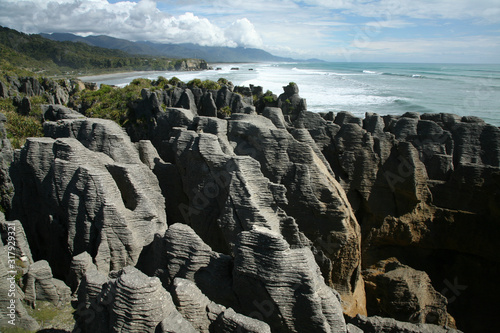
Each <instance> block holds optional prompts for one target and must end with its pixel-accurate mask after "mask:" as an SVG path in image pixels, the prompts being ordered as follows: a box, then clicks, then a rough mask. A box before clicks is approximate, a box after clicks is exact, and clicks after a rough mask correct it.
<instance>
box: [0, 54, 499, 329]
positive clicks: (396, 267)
mask: <svg viewBox="0 0 500 333" xmlns="http://www.w3.org/2000/svg"><path fill="white" fill-rule="evenodd" d="M186 66H187V63H186ZM7 82H8V84H7V85H8V87H7V86H6V87H5V88H6V89H3V87H1V88H2V90H4V91H5V90H7V93H8V94H9V96H13V95H15V94H19V93H20V94H23V95H21V96H20V97H18V98H17V100H18V106H20V107H21V108H23V110H24V111H23V112H28V113H29V112H31V111H30V110H31V107H30V105H28V104H27V103H24V104H23V97H24V96H25V95H26V96H33V95H40V94H48V98H49V100H52V101H53V104H54V103H66V102H67V101H68V100H70V99H71V96H70V95H71V94H72V92H73V91H76V90H78V89H82V88H83V87H82V85H81V84H78V83H74V82H73V83H72V82H64V83H63V82H61V83H57V84H56V83H54V82H53V81H50V80H45V81H39V80H30V79H26V78H21V79H19V78H9V79H8V80H7ZM219 83H220V84H222V85H223V87H222V89H219V90H211V89H206V88H201V87H197V86H196V85H195V84H189V86H188V85H186V84H183V83H176V84H175V85H168V86H166V87H165V89H156V88H155V89H151V90H149V89H144V90H143V91H142V93H141V95H142V96H141V100H138V101H135V102H132V103H130V105H129V107H130V108H131V112H133V113H135V117H136V119H141V121H140V122H137V123H133V122H132V124H130V123H129V125H128V128H127V133H128V135H127V133H125V131H124V130H122V129H121V128H119V127H118V126H117V125H116V124H114V123H112V122H110V121H106V120H98V119H86V118H82V117H81V116H80V115H79V114H78V113H76V112H74V111H73V110H71V109H67V108H65V107H63V106H62V105H58V106H56V105H51V106H48V107H47V109H46V112H45V120H46V122H45V124H44V131H45V134H46V135H47V138H36V139H35V138H33V139H28V141H27V143H26V145H25V147H23V149H22V150H20V151H17V152H16V153H15V159H14V163H13V164H12V166H11V167H10V177H11V178H12V180H13V184H14V186H15V196H14V198H13V199H12V206H11V203H10V202H11V198H12V195H10V194H9V191H8V187H9V179H8V177H7V176H9V175H8V172H7V171H5V172H4V173H5V175H6V176H5V177H4V176H3V174H2V173H1V170H8V168H9V165H10V161H12V150H11V148H10V146H8V144H7V143H6V144H5V145H3V146H2V147H1V148H2V149H1V154H0V157H2V158H3V160H2V161H3V162H2V164H1V168H0V169H1V170H0V192H1V193H0V194H1V195H2V206H3V207H4V208H6V210H7V213H8V218H9V219H10V220H11V219H18V220H20V221H21V223H22V225H23V226H24V229H25V232H26V237H25V238H26V239H27V240H28V242H29V244H30V246H29V247H28V246H27V244H26V242H25V243H23V242H20V243H19V246H18V248H16V255H18V256H22V257H26V258H27V259H26V260H27V262H28V263H32V262H33V260H32V259H30V258H29V255H28V254H29V253H30V251H31V253H32V255H33V259H35V260H37V261H38V262H37V263H35V264H34V265H32V266H34V267H30V271H31V273H28V275H27V276H26V277H25V278H26V279H25V280H26V281H28V282H29V284H28V285H27V288H28V289H27V291H28V292H27V300H32V301H34V296H33V295H36V293H37V291H38V289H39V290H40V293H41V294H43V293H45V295H49V296H46V297H47V298H48V299H51V300H52V299H53V301H54V302H55V299H56V298H57V299H58V300H59V299H60V298H61V297H60V295H59V294H58V293H57V289H58V288H59V289H60V288H63V286H62V282H60V281H59V280H56V279H54V278H53V277H52V273H50V269H52V271H53V272H54V276H56V277H57V278H61V279H64V280H65V281H67V282H68V284H69V285H70V286H71V289H72V290H73V291H74V292H76V293H77V294H78V296H79V305H78V309H77V312H78V314H77V319H78V321H77V328H80V329H81V330H83V331H85V332H95V331H96V332H107V331H114V330H127V331H137V332H139V331H158V332H195V331H201V332H230V331H242V332H270V331H273V332H303V331H314V332H337V331H341V332H344V331H348V332H356V331H359V329H362V330H364V331H377V332H379V331H390V332H392V331H394V332H396V331H408V332H426V331H443V332H446V331H448V330H449V329H447V328H442V329H441V328H440V327H438V326H432V325H429V324H428V323H436V324H439V325H441V326H443V325H448V326H453V318H452V317H451V316H450V314H451V315H453V317H455V318H456V319H457V326H458V327H459V328H463V329H464V330H466V331H469V330H472V331H473V330H481V331H488V330H490V331H491V328H492V327H493V326H494V325H493V323H492V321H491V318H494V316H495V313H494V307H491V306H490V304H493V302H494V300H495V299H496V298H498V297H500V294H499V292H498V288H496V287H495V285H494V284H495V282H494V281H496V276H498V274H500V268H498V267H499V266H498V265H497V263H498V261H499V256H498V253H499V252H498V246H497V245H496V244H497V242H496V240H497V239H498V237H500V227H499V226H498V223H496V222H497V221H498V220H499V219H500V210H499V209H498V202H500V196H499V195H500V130H499V129H498V128H497V127H494V126H491V125H488V124H486V123H485V122H484V121H482V120H480V119H478V118H476V117H462V118H461V117H457V116H454V115H450V114H424V115H420V114H418V113H415V112H408V113H405V114H404V115H402V116H394V115H391V116H384V117H381V116H379V115H377V114H371V113H368V114H366V116H365V118H364V119H362V118H360V117H357V116H356V115H353V114H351V113H349V112H339V113H337V114H334V113H333V112H330V113H325V114H316V113H312V112H308V111H307V109H306V108H307V106H306V102H305V100H304V99H302V98H300V96H299V94H298V87H297V86H296V85H295V84H293V83H291V84H289V85H288V86H286V87H284V90H285V91H284V93H283V94H282V95H280V97H279V98H278V97H276V96H273V95H272V93H269V92H266V93H265V94H264V93H263V89H262V88H261V87H253V86H250V87H249V88H248V87H234V86H233V85H232V84H231V83H224V81H220V82H219ZM26 101H27V102H29V99H28V98H25V102H26ZM23 105H24V107H23ZM257 113H259V114H257ZM0 132H1V129H0ZM2 133H3V132H2ZM129 135H130V137H131V138H132V140H131V139H130V138H129ZM3 137H4V141H5V142H7V141H6V136H5V135H4V136H3ZM132 141H134V142H136V143H132ZM2 186H4V187H2ZM2 188H4V189H5V190H3V189H2ZM9 195H10V196H9ZM11 207H12V209H10V208H11ZM167 217H168V222H169V224H170V227H169V228H168V230H167V224H166V222H167ZM0 222H1V221H0ZM181 223H182V224H181ZM0 224H2V223H0ZM16 225H19V226H20V224H16ZM2 227H4V224H2ZM18 236H19V237H20V238H21V239H23V235H22V234H19V235H18ZM16 237H17V236H16ZM30 247H31V249H30ZM392 257H395V258H397V260H398V261H393V260H388V259H389V258H392ZM41 260H47V261H48V262H49V263H50V267H49V266H48V265H47V264H46V262H45V261H41ZM39 266H40V267H39ZM130 266H136V268H132V267H130ZM362 268H364V270H363V274H361V272H362ZM138 269H140V270H141V271H142V273H141V272H139V271H138ZM26 270H27V268H26ZM144 274H147V275H144ZM362 275H364V277H365V278H366V280H364V279H363V276H362ZM49 276H50V277H49ZM148 276H156V277H158V278H159V279H156V278H149V277H148ZM38 280H40V281H45V282H44V283H41V282H38V285H40V286H39V288H38V289H36V285H37V284H36V283H35V282H33V281H38ZM49 281H51V282H50V283H49ZM54 281H59V282H54ZM160 281H161V282H160ZM365 283H366V290H367V291H366V296H367V298H365ZM34 286H35V287H34ZM332 287H333V288H334V289H332ZM65 288H66V289H64V288H63V289H64V290H66V291H67V290H68V288H67V287H65ZM44 290H49V292H43V291H44ZM54 290H56V292H54ZM167 291H168V292H167ZM169 292H170V293H171V294H172V297H173V302H172V300H171V299H170V297H171V296H170V293H169ZM337 292H338V293H337ZM56 294H57V297H56V296H54V295H56ZM62 294H64V295H67V294H68V293H67V292H64V293H62ZM20 295H21V294H20ZM50 295H53V297H52V296H50ZM22 297H24V296H22ZM22 297H21V298H22ZM37 297H38V296H37ZM65 297H66V296H65ZM148 298H149V299H151V300H152V301H151V302H146V299H148ZM366 299H367V301H368V309H367V310H368V311H366V304H365V300H366ZM174 303H175V305H177V308H176V307H175V305H174ZM20 311H22V310H20ZM366 313H368V315H370V316H372V317H363V316H357V317H356V318H355V319H353V320H352V322H351V323H350V324H348V325H346V324H345V322H344V317H343V314H344V315H346V316H347V318H349V317H355V316H356V315H357V314H366ZM373 315H382V316H390V317H393V318H395V319H397V320H400V321H396V320H395V319H388V318H382V317H373ZM90 318H93V319H92V320H90ZM403 321H410V322H412V323H405V322H403ZM415 322H420V324H418V325H415V324H414V323H415ZM424 323H427V324H424ZM450 332H451V331H450Z"/></svg>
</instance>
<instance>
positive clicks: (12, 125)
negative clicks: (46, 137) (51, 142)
mask: <svg viewBox="0 0 500 333" xmlns="http://www.w3.org/2000/svg"><path fill="white" fill-rule="evenodd" d="M4 114H5V116H6V117H7V123H6V126H5V128H6V130H7V137H8V138H9V140H10V143H11V144H12V147H14V148H15V149H18V148H21V147H22V146H23V145H24V143H25V142H26V139H27V138H29V137H41V136H43V127H42V123H41V121H40V118H38V117H32V116H22V115H20V114H18V113H17V112H15V111H7V112H4Z"/></svg>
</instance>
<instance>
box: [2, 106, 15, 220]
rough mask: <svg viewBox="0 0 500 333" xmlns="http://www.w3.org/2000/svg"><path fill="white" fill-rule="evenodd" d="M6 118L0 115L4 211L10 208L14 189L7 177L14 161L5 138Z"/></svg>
mask: <svg viewBox="0 0 500 333" xmlns="http://www.w3.org/2000/svg"><path fill="white" fill-rule="evenodd" d="M6 121H7V118H6V117H5V115H3V114H2V113H0V206H1V207H2V208H3V210H4V211H9V210H10V208H11V200H12V197H13V194H14V193H13V192H14V187H13V185H12V180H11V178H10V175H9V167H10V165H11V163H12V161H13V159H14V151H13V149H12V145H11V143H10V140H9V139H8V137H7V131H6V129H5V122H6Z"/></svg>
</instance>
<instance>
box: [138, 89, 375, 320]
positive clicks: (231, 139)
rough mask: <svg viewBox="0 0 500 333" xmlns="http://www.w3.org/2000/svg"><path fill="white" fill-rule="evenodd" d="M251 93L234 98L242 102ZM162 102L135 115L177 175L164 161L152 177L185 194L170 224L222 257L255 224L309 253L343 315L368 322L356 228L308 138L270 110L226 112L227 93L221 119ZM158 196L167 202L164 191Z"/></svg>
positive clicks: (221, 97)
mask: <svg viewBox="0 0 500 333" xmlns="http://www.w3.org/2000/svg"><path fill="white" fill-rule="evenodd" d="M294 87H295V86H292V88H293V89H292V88H290V89H288V88H287V89H285V90H286V92H285V95H286V96H288V95H290V96H293V98H292V100H293V101H294V103H295V100H296V102H297V103H299V104H300V105H302V109H297V110H296V111H297V115H299V114H301V112H302V111H303V109H304V108H305V102H304V101H303V100H302V99H300V96H298V91H297V89H295V88H294ZM176 89H177V90H179V92H178V95H180V94H181V91H182V89H181V88H179V87H177V88H175V89H173V90H170V91H169V92H168V94H173V92H174V91H175V90H176ZM254 91H256V89H254V88H252V89H249V90H248V91H245V90H242V91H240V94H241V96H243V97H241V96H240V95H239V94H237V95H238V96H240V97H241V98H243V100H245V98H247V97H248V98H250V97H251V96H252V94H253V92H254ZM192 92H193V93H194V96H195V104H196V101H197V97H196V96H199V100H200V101H201V100H202V99H203V90H202V91H199V90H196V89H192ZM205 92H206V91H205ZM287 94H288V95H287ZM285 95H284V96H285ZM161 96H163V97H161ZM164 96H165V92H161V93H158V92H154V93H152V92H151V93H150V92H145V93H144V94H143V99H142V101H141V102H140V103H139V104H138V106H137V108H136V109H135V112H136V114H141V115H144V116H146V118H148V117H149V118H150V119H151V120H150V121H148V122H146V123H147V129H146V132H147V133H148V134H147V135H145V137H148V138H150V139H151V142H152V144H153V145H154V146H155V148H156V150H157V151H158V153H159V157H160V160H162V161H165V162H166V163H171V165H173V166H175V168H176V171H177V172H174V170H172V168H171V166H170V165H165V164H163V162H161V163H156V164H155V167H157V166H158V165H160V164H163V166H162V167H161V169H162V171H161V173H160V167H158V169H157V170H158V172H156V171H155V173H156V174H157V175H158V176H159V179H160V186H162V184H166V183H167V181H166V180H167V179H169V178H173V177H180V179H181V186H182V190H183V193H182V195H177V196H176V197H174V198H169V200H167V201H168V202H169V203H168V204H169V205H170V207H172V208H169V209H167V213H168V214H169V218H170V216H172V219H170V221H171V222H184V223H187V224H189V225H190V226H191V227H192V228H193V229H194V230H195V231H196V233H197V234H199V235H200V236H201V238H202V239H203V240H204V241H205V242H206V243H207V244H209V245H210V246H211V247H212V248H213V249H214V250H216V251H218V252H223V253H226V254H230V253H231V252H232V249H233V247H234V243H235V240H236V236H237V235H238V234H239V233H240V232H241V231H243V230H250V228H251V227H252V226H253V225H266V226H267V227H268V228H270V229H271V230H274V231H277V232H280V233H283V235H284V236H285V238H286V239H287V241H288V242H289V243H290V244H291V245H292V246H293V247H305V246H311V245H313V246H314V253H315V257H316V259H317V262H318V263H319V264H320V266H321V269H322V272H323V274H324V276H325V279H326V281H327V283H328V284H329V285H331V286H333V287H335V288H336V289H337V290H338V291H339V292H340V293H341V295H342V297H343V301H344V303H343V305H344V307H345V309H346V311H347V312H349V313H352V314H355V313H357V312H362V313H364V307H365V305H364V291H363V282H362V279H361V278H360V244H361V239H360V229H359V226H358V224H357V222H356V218H355V216H354V213H353V212H352V210H351V208H350V204H349V202H348V200H347V197H346V196H345V193H344V191H343V189H342V188H341V186H340V185H339V183H338V182H337V180H336V179H335V178H334V174H333V172H332V170H331V168H330V167H329V165H328V162H327V160H326V159H325V157H324V156H323V154H322V153H321V150H320V148H319V147H318V146H317V145H316V143H315V142H314V140H313V138H312V137H311V136H310V135H309V133H308V132H307V131H306V130H303V129H290V131H291V133H290V132H288V130H287V126H288V125H287V124H285V118H284V117H283V113H282V112H281V110H280V109H278V108H274V109H272V108H269V109H267V110H266V112H265V114H266V115H267V116H268V117H269V119H268V118H266V117H262V116H258V115H254V114H248V113H252V112H246V111H245V110H242V108H241V107H236V106H234V105H232V103H233V102H232V98H233V95H231V91H230V88H228V87H225V88H224V87H223V88H222V89H220V90H219V91H218V93H217V98H216V100H215V101H214V102H215V103H216V106H217V108H221V107H224V106H230V105H231V108H232V110H233V113H232V115H231V117H230V118H228V119H227V120H221V119H215V118H210V117H200V116H196V115H195V114H196V110H194V108H193V107H190V109H182V108H171V107H167V108H165V109H163V108H161V107H160V106H159V104H160V103H159V101H161V100H162V99H163V100H164V98H165V97H164ZM172 96H174V95H172ZM170 100H171V101H173V99H170ZM179 100H180V97H179ZM285 101H286V99H285ZM249 102H251V101H249ZM299 104H297V105H299ZM166 105H168V104H166ZM293 105H295V104H293ZM197 108H198V109H197V110H199V104H197ZM243 109H244V107H243ZM134 131H135V130H133V132H134ZM134 133H135V134H137V133H136V132H134ZM158 161H159V160H158ZM160 175H162V176H161V177H160ZM167 175H168V176H170V177H168V176H167ZM172 185H174V186H176V187H177V188H179V185H175V184H173V183H172V182H170V186H172ZM162 188H166V186H162ZM163 193H164V194H166V195H167V196H168V191H163Z"/></svg>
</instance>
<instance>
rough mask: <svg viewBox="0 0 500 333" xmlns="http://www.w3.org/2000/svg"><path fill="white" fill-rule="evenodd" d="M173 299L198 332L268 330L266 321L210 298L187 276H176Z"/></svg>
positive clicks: (259, 331) (261, 332)
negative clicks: (236, 310) (251, 316)
mask: <svg viewBox="0 0 500 333" xmlns="http://www.w3.org/2000/svg"><path fill="white" fill-rule="evenodd" d="M172 294H173V300H174V303H175V305H176V306H177V309H178V310H179V312H180V313H181V314H182V315H183V316H184V318H186V319H187V320H188V321H189V322H190V323H191V324H192V325H193V327H194V328H195V329H196V331H197V332H220V333H222V332H248V333H266V332H269V333H270V332H271V329H270V327H269V325H267V324H266V323H264V322H262V321H260V320H256V319H253V318H250V317H247V316H244V315H241V314H238V313H236V312H235V311H234V310H233V309H231V308H228V309H226V308H225V307H224V306H221V305H219V304H216V303H214V302H212V301H210V300H209V299H208V298H207V297H206V296H205V295H204V294H203V293H202V292H201V291H200V290H199V289H198V287H197V286H196V284H195V283H194V282H192V281H190V280H186V279H182V278H175V280H174V282H173V285H172Z"/></svg>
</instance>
